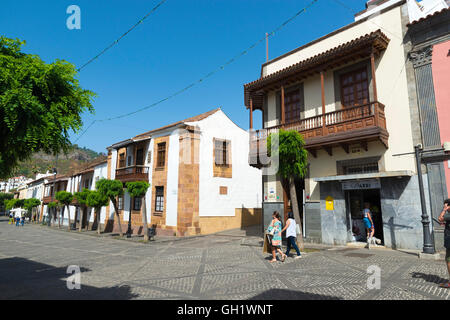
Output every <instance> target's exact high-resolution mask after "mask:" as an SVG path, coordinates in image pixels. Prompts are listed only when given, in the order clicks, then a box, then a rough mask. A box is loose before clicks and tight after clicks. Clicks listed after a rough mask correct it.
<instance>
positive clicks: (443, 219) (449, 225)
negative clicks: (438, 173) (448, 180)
mask: <svg viewBox="0 0 450 320" xmlns="http://www.w3.org/2000/svg"><path fill="white" fill-rule="evenodd" d="M438 220H439V222H440V223H441V224H442V225H445V231H444V246H445V249H446V250H445V262H446V263H447V271H448V276H449V280H448V281H447V282H446V283H441V284H440V285H439V286H440V287H442V288H447V289H449V288H450V199H446V200H445V201H444V208H443V209H442V212H441V214H440V215H439V218H438Z"/></svg>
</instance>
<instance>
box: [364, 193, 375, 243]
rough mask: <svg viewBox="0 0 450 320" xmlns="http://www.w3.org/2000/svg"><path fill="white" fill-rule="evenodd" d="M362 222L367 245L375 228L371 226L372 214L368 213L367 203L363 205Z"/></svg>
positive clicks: (368, 206)
mask: <svg viewBox="0 0 450 320" xmlns="http://www.w3.org/2000/svg"><path fill="white" fill-rule="evenodd" d="M363 222H364V226H365V227H366V232H367V243H368V244H370V243H371V240H372V237H373V234H374V233H375V228H374V225H373V220H372V213H371V212H370V203H368V202H366V203H364V210H363Z"/></svg>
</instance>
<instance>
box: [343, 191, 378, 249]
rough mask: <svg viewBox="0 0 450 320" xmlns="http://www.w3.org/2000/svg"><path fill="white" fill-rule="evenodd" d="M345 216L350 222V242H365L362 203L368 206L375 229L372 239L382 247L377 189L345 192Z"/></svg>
mask: <svg viewBox="0 0 450 320" xmlns="http://www.w3.org/2000/svg"><path fill="white" fill-rule="evenodd" d="M346 196H347V200H348V201H347V204H348V208H347V214H348V218H349V220H350V223H349V225H350V226H351V234H352V242H358V241H364V242H365V241H367V234H366V229H365V227H364V223H363V220H362V219H363V215H362V212H363V209H364V203H366V202H368V203H369V204H370V212H371V214H372V220H373V224H374V227H375V232H374V237H376V238H378V239H380V240H381V244H382V245H384V234H383V217H382V213H381V201H380V190H379V189H366V190H349V191H347V195H346Z"/></svg>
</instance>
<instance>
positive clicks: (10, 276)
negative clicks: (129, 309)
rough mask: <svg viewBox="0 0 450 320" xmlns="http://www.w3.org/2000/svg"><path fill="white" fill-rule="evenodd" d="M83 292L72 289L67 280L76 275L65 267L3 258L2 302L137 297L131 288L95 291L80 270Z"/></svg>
mask: <svg viewBox="0 0 450 320" xmlns="http://www.w3.org/2000/svg"><path fill="white" fill-rule="evenodd" d="M80 271H81V289H79V290H77V289H73V290H69V289H68V288H67V281H66V279H67V278H68V277H70V276H71V275H73V273H67V266H66V267H59V268H58V267H54V266H51V265H47V264H43V263H39V262H35V261H31V260H28V259H23V258H17V257H13V258H6V259H0V300H4V299H9V300H12V299H14V300H17V299H44V300H45V299H110V300H113V299H114V300H115V299H118V300H128V299H132V298H136V297H137V296H138V295H136V294H132V293H131V288H130V287H129V286H114V287H109V288H96V287H92V286H87V285H83V272H87V271H90V270H89V269H86V268H80Z"/></svg>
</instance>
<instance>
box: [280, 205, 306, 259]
mask: <svg viewBox="0 0 450 320" xmlns="http://www.w3.org/2000/svg"><path fill="white" fill-rule="evenodd" d="M296 227H297V224H296V223H295V219H294V214H293V213H292V212H288V219H287V221H286V225H285V226H284V228H283V230H281V232H283V231H285V230H286V240H287V249H286V256H288V257H289V252H290V251H291V246H292V247H293V248H294V249H295V251H297V256H296V257H295V259H298V258H301V257H302V255H301V253H300V250H299V248H298V246H297V241H296V240H297V230H296V229H297V228H296Z"/></svg>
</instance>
